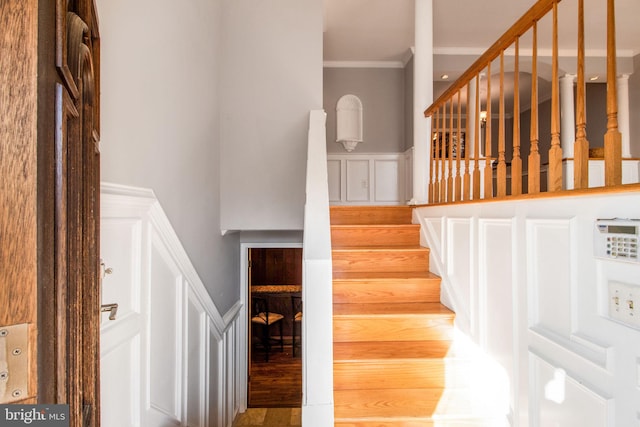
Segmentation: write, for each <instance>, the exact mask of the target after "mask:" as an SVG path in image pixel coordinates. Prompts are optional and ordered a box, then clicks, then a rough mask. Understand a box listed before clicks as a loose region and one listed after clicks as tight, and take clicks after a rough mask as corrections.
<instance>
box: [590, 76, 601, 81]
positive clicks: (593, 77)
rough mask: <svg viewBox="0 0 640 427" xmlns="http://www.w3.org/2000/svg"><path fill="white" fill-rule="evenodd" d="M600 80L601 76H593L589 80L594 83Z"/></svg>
mask: <svg viewBox="0 0 640 427" xmlns="http://www.w3.org/2000/svg"><path fill="white" fill-rule="evenodd" d="M599 78H600V76H591V78H589V80H590V81H592V82H595V81H596V80H598V79H599Z"/></svg>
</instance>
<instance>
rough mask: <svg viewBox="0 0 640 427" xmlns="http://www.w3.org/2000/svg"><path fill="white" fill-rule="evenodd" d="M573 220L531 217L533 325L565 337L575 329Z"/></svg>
mask: <svg viewBox="0 0 640 427" xmlns="http://www.w3.org/2000/svg"><path fill="white" fill-rule="evenodd" d="M571 238H572V233H571V220H563V219H559V220H538V219H530V220H527V241H528V242H529V245H528V251H527V252H528V253H527V255H528V256H527V260H528V265H527V271H528V272H529V288H530V289H531V291H532V295H531V297H532V298H531V300H530V304H529V311H530V313H531V323H532V324H531V326H532V327H537V328H539V329H543V330H544V329H546V330H548V331H550V332H552V333H554V334H556V335H559V336H561V337H563V338H569V336H570V335H571V332H572V320H571V316H572V312H571V310H570V309H567V307H566V302H567V301H570V302H571V301H572V292H571V288H572V283H573V281H572V271H571V270H572V262H571V258H572V253H571Z"/></svg>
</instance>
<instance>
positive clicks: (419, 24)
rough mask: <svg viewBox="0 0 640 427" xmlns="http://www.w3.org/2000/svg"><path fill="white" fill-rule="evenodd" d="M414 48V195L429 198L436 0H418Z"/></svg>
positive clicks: (423, 200)
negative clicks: (429, 109)
mask: <svg viewBox="0 0 640 427" xmlns="http://www.w3.org/2000/svg"><path fill="white" fill-rule="evenodd" d="M415 1H416V7H415V52H414V55H413V147H414V151H413V198H412V199H411V201H410V202H409V203H410V204H422V203H426V202H427V201H428V196H429V193H428V188H429V187H428V182H427V181H428V180H429V168H430V164H429V146H430V144H429V142H430V139H431V138H430V136H429V135H431V120H430V119H425V117H424V110H426V109H427V107H428V106H429V105H431V103H432V102H433V0H415Z"/></svg>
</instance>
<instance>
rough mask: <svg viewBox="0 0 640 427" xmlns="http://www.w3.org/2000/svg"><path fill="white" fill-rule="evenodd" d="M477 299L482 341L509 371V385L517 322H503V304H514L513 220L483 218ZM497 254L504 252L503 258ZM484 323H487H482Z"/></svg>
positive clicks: (480, 227)
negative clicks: (495, 254) (497, 252)
mask: <svg viewBox="0 0 640 427" xmlns="http://www.w3.org/2000/svg"><path fill="white" fill-rule="evenodd" d="M478 229H479V230H478V231H479V242H478V245H479V249H478V253H479V260H478V276H479V282H478V293H479V295H478V299H479V301H478V302H479V310H478V314H479V319H478V326H479V341H480V343H481V345H482V346H483V347H484V348H485V349H486V351H487V353H489V354H490V355H492V356H493V357H494V358H495V359H496V360H497V361H498V362H500V364H502V366H503V367H504V368H505V369H506V371H507V375H508V376H509V380H510V383H511V384H513V383H514V381H515V372H514V366H513V363H512V353H513V346H514V335H515V331H514V322H513V321H511V322H505V321H504V319H503V316H504V315H503V314H502V312H503V310H504V308H505V307H504V304H505V303H507V304H513V299H514V293H513V288H512V286H513V259H512V253H513V251H512V250H511V248H512V247H513V221H512V220H511V219H480V220H479V225H478ZM495 251H504V255H503V256H502V257H500V258H498V257H492V256H491V254H492V253H495ZM483 322H484V324H483Z"/></svg>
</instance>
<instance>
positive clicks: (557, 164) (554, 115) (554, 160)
mask: <svg viewBox="0 0 640 427" xmlns="http://www.w3.org/2000/svg"><path fill="white" fill-rule="evenodd" d="M551 68H552V71H551V148H549V175H548V176H549V180H548V183H549V188H548V191H560V190H562V147H560V87H559V85H560V80H559V77H558V2H557V1H556V2H554V3H553V52H552V59H551Z"/></svg>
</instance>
